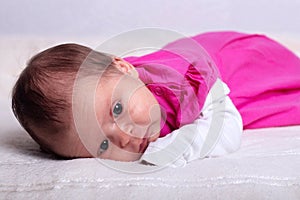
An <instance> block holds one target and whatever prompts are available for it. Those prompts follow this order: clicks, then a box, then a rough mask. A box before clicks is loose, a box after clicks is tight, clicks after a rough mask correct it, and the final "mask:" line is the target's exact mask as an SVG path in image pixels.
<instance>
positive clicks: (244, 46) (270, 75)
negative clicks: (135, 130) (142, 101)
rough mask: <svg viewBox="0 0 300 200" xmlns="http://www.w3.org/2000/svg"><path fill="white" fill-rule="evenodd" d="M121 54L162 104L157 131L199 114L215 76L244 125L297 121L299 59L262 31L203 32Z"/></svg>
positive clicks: (299, 112)
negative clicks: (140, 51) (159, 46)
mask: <svg viewBox="0 0 300 200" xmlns="http://www.w3.org/2000/svg"><path fill="white" fill-rule="evenodd" d="M199 44H200V45H201V46H202V47H203V48H204V49H205V51H203V49H202V48H199ZM206 52H207V53H208V54H209V56H210V57H209V56H207V54H206ZM125 60H127V61H128V62H130V63H132V64H133V65H134V66H135V67H136V69H137V70H138V72H139V75H140V78H141V80H142V81H144V83H145V84H146V85H147V87H148V88H149V89H150V91H151V92H152V93H153V95H154V96H155V97H156V99H157V100H158V102H159V103H160V105H161V106H162V109H163V111H164V112H163V113H164V116H163V118H164V122H163V129H162V133H161V136H164V135H166V134H168V133H170V132H171V131H172V130H174V129H177V128H179V127H180V126H182V125H184V124H187V123H192V122H193V121H194V120H195V119H196V118H197V117H198V116H199V114H200V112H201V109H202V106H203V103H204V101H205V98H206V95H207V93H208V91H209V89H210V88H211V86H212V85H213V83H214V82H215V80H216V78H217V77H221V79H222V80H223V81H224V82H225V83H226V84H227V85H228V86H229V88H230V90H231V93H230V94H229V96H230V98H231V99H232V101H233V103H234V104H235V106H236V107H237V109H238V110H239V112H240V114H241V115H242V118H243V125H244V128H245V129H247V128H262V127H275V126H286V125H296V124H300V59H299V58H298V57H297V56H296V55H295V54H293V53H292V52H291V51H289V50H288V49H286V48H285V47H283V46H282V45H280V44H278V43H277V42H275V41H273V40H271V39H269V38H267V37H265V36H263V35H249V34H242V33H237V32H211V33H205V34H200V35H196V36H194V37H191V38H183V39H180V40H177V41H174V42H172V43H170V44H168V45H166V46H165V47H163V48H162V49H161V50H159V51H157V52H154V53H151V54H148V55H144V56H141V57H128V58H125ZM216 66H217V67H216Z"/></svg>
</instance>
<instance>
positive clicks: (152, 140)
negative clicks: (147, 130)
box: [148, 132, 160, 143]
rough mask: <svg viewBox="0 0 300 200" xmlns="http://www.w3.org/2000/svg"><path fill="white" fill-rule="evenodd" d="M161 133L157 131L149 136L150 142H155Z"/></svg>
mask: <svg viewBox="0 0 300 200" xmlns="http://www.w3.org/2000/svg"><path fill="white" fill-rule="evenodd" d="M159 135H160V133H159V132H158V133H155V134H153V135H151V136H150V137H149V138H148V142H149V143H150V142H155V141H156V140H157V139H158V138H159Z"/></svg>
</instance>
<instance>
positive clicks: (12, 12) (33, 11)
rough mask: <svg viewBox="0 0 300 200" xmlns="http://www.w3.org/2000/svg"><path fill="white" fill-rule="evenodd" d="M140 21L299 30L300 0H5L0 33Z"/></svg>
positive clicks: (188, 28)
mask: <svg viewBox="0 0 300 200" xmlns="http://www.w3.org/2000/svg"><path fill="white" fill-rule="evenodd" d="M142 27H161V28H167V29H172V30H175V31H178V32H181V33H185V34H196V33H200V32H205V31H210V30H238V31H247V32H267V33H275V34H285V35H287V34H288V35H293V36H294V35H295V36H297V35H300V0H288V1H284V0H189V1H183V0H170V1H163V0H152V1H142V0H139V1H130V0H127V1H124V0H90V1H80V0H43V1H41V0H24V1H23V0H6V1H1V3H0V35H30V36H35V35H38V36H49V35H50V36H72V37H74V36H75V37H78V36H91V35H92V36H101V37H111V36H113V35H116V34H119V33H121V32H123V31H128V30H131V29H135V28H142Z"/></svg>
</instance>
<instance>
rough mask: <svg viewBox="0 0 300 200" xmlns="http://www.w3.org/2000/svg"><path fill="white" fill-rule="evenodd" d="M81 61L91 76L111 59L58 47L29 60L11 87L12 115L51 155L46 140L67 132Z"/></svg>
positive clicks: (82, 48)
mask: <svg viewBox="0 0 300 200" xmlns="http://www.w3.org/2000/svg"><path fill="white" fill-rule="evenodd" d="M84 61H85V64H86V66H87V69H91V73H93V70H98V71H99V70H102V71H103V70H105V69H106V67H107V65H108V64H109V65H111V63H112V62H113V57H112V56H111V55H108V54H104V53H100V52H97V51H93V50H92V49H90V48H88V47H85V46H82V45H78V44H62V45H58V46H55V47H52V48H49V49H47V50H45V51H43V52H41V53H39V54H37V55H35V56H34V57H33V58H31V59H30V61H29V62H28V64H27V67H26V68H25V69H24V70H23V72H22V73H21V74H20V76H19V78H18V80H17V82H16V84H15V86H14V88H13V93H12V109H13V113H14V115H15V116H16V118H17V119H18V121H19V122H20V124H21V125H22V126H23V128H24V129H25V130H26V131H27V132H28V133H29V134H30V136H31V137H32V138H33V139H34V140H35V141H36V142H37V143H38V144H39V145H40V146H41V148H42V149H45V150H48V151H52V152H53V150H52V148H51V143H49V142H48V141H47V140H46V139H45V138H49V137H51V138H57V136H61V135H62V134H64V133H65V132H67V131H69V129H70V124H71V123H72V120H73V119H72V113H71V112H72V110H71V101H72V99H71V98H72V90H73V84H74V81H75V78H76V74H77V72H78V70H79V69H80V67H81V66H82V63H83V62H84ZM53 153H56V154H59V153H57V152H53Z"/></svg>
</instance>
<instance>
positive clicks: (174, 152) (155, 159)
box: [140, 79, 243, 167]
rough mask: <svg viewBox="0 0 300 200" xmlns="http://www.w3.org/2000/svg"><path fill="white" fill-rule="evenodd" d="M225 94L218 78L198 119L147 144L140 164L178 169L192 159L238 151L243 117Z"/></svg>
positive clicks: (225, 90) (224, 86)
mask: <svg viewBox="0 0 300 200" xmlns="http://www.w3.org/2000/svg"><path fill="white" fill-rule="evenodd" d="M228 94H229V88H228V87H227V85H226V84H225V83H223V82H222V81H221V80H220V79H217V81H216V83H215V84H214V85H213V87H212V88H211V90H210V92H209V94H208V96H207V98H206V101H205V103H204V106H203V109H202V112H201V115H200V116H199V118H197V119H196V120H195V121H194V122H193V123H192V124H187V125H184V126H182V127H180V128H179V129H177V130H174V131H173V132H172V133H170V134H168V135H167V136H165V137H163V138H159V139H157V140H156V141H155V142H152V143H150V144H149V146H148V148H147V149H146V151H145V152H144V154H143V155H142V157H141V159H140V161H142V162H144V163H145V162H146V163H150V164H153V165H157V166H165V165H170V166H173V167H178V166H184V165H185V164H186V163H188V162H190V161H192V160H195V159H202V158H205V157H213V156H221V155H224V154H228V153H231V152H234V151H236V150H237V149H239V147H240V140H241V134H242V130H243V125H242V118H241V116H240V114H239V112H238V111H237V109H236V107H235V106H234V104H233V103H232V101H231V99H230V98H229V97H228V96H227V95H228Z"/></svg>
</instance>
